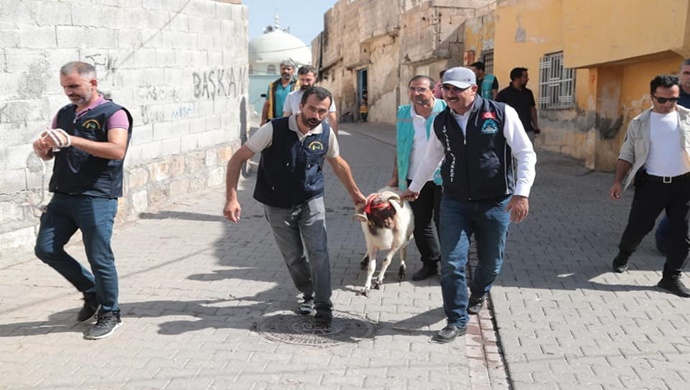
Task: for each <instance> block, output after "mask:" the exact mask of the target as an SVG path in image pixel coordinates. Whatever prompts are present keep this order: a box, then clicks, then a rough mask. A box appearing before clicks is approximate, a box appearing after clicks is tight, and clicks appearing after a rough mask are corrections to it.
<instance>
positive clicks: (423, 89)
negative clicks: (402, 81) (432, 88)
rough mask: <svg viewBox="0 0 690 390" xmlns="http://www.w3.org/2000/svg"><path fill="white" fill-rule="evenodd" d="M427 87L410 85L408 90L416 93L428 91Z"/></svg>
mask: <svg viewBox="0 0 690 390" xmlns="http://www.w3.org/2000/svg"><path fill="white" fill-rule="evenodd" d="M428 90H429V88H424V87H416V88H415V87H410V92H417V93H425V92H426V91H428Z"/></svg>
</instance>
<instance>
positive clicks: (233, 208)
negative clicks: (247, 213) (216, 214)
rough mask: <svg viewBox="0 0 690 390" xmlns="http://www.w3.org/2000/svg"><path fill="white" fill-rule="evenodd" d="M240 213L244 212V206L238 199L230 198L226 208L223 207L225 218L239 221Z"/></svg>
mask: <svg viewBox="0 0 690 390" xmlns="http://www.w3.org/2000/svg"><path fill="white" fill-rule="evenodd" d="M240 214H242V208H241V207H240V203H239V202H238V201H237V200H229V201H228V202H227V203H226V204H225V208H224V209H223V215H224V216H225V219H227V220H228V221H231V222H235V223H237V221H239V220H240Z"/></svg>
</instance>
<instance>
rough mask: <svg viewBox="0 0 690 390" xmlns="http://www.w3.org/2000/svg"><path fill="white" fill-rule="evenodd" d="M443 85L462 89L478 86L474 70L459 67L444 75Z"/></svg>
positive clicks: (449, 70)
mask: <svg viewBox="0 0 690 390" xmlns="http://www.w3.org/2000/svg"><path fill="white" fill-rule="evenodd" d="M441 84H450V85H452V86H455V87H458V88H460V89H465V88H469V87H471V86H473V85H477V76H475V74H474V72H473V71H472V69H470V68H465V67H462V66H458V67H456V68H450V69H448V70H447V71H446V73H444V74H443V79H442V80H441Z"/></svg>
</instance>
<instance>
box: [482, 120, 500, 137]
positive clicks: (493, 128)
mask: <svg viewBox="0 0 690 390" xmlns="http://www.w3.org/2000/svg"><path fill="white" fill-rule="evenodd" d="M497 132H498V123H496V121H495V120H493V119H485V120H484V123H483V124H482V134H496V133H497Z"/></svg>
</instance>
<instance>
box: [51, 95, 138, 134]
mask: <svg viewBox="0 0 690 390" xmlns="http://www.w3.org/2000/svg"><path fill="white" fill-rule="evenodd" d="M105 102H106V100H105V98H103V96H102V95H98V100H96V101H95V102H93V104H91V105H90V106H88V107H86V108H85V109H83V110H82V111H79V112H77V114H76V117H75V119H76V118H79V117H80V116H82V115H84V114H85V113H86V112H87V111H89V110H91V109H93V108H95V107H97V106H100V105H101V104H103V103H105ZM107 126H108V129H125V130H127V129H129V118H127V114H126V113H125V111H124V110H117V111H116V112H115V113H114V114H113V115H111V116H110V118H108V122H107ZM56 127H57V115H55V116H54V117H53V121H52V126H51V128H53V129H54V128H56Z"/></svg>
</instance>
